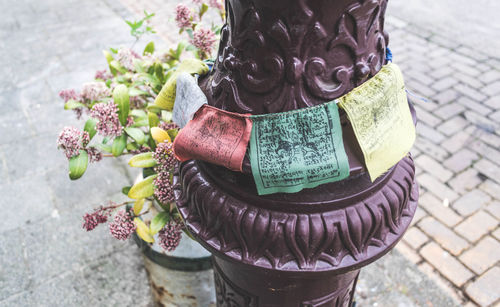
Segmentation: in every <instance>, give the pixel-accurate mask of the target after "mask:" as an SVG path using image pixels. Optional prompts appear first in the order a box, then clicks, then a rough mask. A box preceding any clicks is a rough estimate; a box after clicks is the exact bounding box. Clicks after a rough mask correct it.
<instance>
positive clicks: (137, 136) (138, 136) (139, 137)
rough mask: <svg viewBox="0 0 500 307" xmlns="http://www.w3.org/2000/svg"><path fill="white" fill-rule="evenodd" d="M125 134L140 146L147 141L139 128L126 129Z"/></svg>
mask: <svg viewBox="0 0 500 307" xmlns="http://www.w3.org/2000/svg"><path fill="white" fill-rule="evenodd" d="M125 132H126V133H127V134H128V135H129V136H130V137H131V138H133V139H134V140H135V141H136V142H137V143H138V144H139V145H142V144H144V141H145V140H146V136H145V135H144V132H142V130H141V129H139V128H132V127H129V128H125Z"/></svg>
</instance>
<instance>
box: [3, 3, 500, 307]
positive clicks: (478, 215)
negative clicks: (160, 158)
mask: <svg viewBox="0 0 500 307" xmlns="http://www.w3.org/2000/svg"><path fill="white" fill-rule="evenodd" d="M177 3H179V1H172V0H164V1H160V0H149V1H145V0H85V1H76V0H43V1H42V0H38V1H36V0H16V1H13V0H2V1H0V67H1V72H2V73H1V74H0V195H1V198H0V209H1V212H2V222H1V223H0V306H90V305H94V306H114V305H120V306H149V305H151V304H152V303H151V298H150V288H149V284H148V280H147V276H146V272H145V270H144V266H143V262H142V259H141V254H140V252H139V251H138V250H137V248H135V246H134V245H133V243H132V242H125V243H123V242H120V241H117V240H114V239H112V238H111V237H110V236H109V235H107V234H106V232H107V231H108V230H107V229H106V228H105V227H104V228H103V227H101V228H98V229H97V230H95V231H93V232H91V233H86V232H84V230H83V229H82V228H81V223H82V219H81V217H82V215H83V214H84V213H86V212H89V211H90V210H91V209H92V208H94V207H96V206H98V205H100V204H102V203H103V202H105V201H107V200H108V199H116V198H120V197H121V196H120V195H119V194H117V192H119V191H118V190H117V187H121V186H123V185H127V184H128V183H129V182H130V181H131V180H132V179H133V174H129V173H128V171H127V168H126V167H125V166H124V165H125V164H124V163H120V162H119V161H104V162H101V164H100V167H92V166H90V167H89V170H88V171H87V173H86V174H85V175H84V177H83V178H82V179H80V180H79V181H78V182H71V181H70V180H69V179H68V176H67V162H66V159H65V157H64V155H63V154H62V153H61V152H59V151H58V150H57V148H56V139H57V136H58V133H59V131H60V130H61V129H62V128H63V127H64V126H68V125H74V124H75V119H74V116H73V114H71V113H69V112H67V111H66V112H65V111H64V110H63V102H62V100H61V99H60V98H59V97H58V93H59V91H60V90H62V89H66V88H78V87H80V86H81V84H82V83H84V82H87V81H91V80H92V79H93V77H94V74H95V72H96V70H98V69H103V68H106V66H107V63H106V61H105V59H104V57H103V56H102V53H101V51H102V50H104V49H107V48H108V47H110V46H130V45H131V44H133V42H134V39H133V38H132V37H131V36H130V34H129V33H128V32H129V28H128V26H127V25H126V24H125V22H124V19H139V18H140V17H141V16H143V11H144V10H147V11H148V12H153V13H155V14H156V16H155V17H154V18H153V19H152V25H153V27H154V28H155V29H156V31H157V33H156V34H155V35H153V36H151V37H148V39H145V40H142V41H141V42H139V43H138V45H137V47H138V48H139V50H142V48H143V47H144V45H145V44H146V43H147V42H148V41H150V40H154V41H155V43H156V45H157V49H161V48H162V47H163V48H167V47H168V46H170V45H171V43H172V42H174V41H176V37H177V35H178V33H177V31H176V28H175V26H174V21H173V17H174V15H173V9H174V7H175V5H176V4H177ZM498 12H500V2H498V1H493V0H476V1H466V0H418V1H417V0H390V1H389V8H388V11H387V14H386V29H387V31H388V32H389V34H390V44H389V46H390V48H391V49H392V52H393V55H394V62H395V63H397V64H398V65H399V66H400V67H401V69H402V70H403V73H404V75H405V79H406V84H407V87H408V89H409V90H410V91H411V93H412V98H413V100H414V102H415V107H416V109H417V115H418V118H419V124H418V127H417V130H418V135H419V136H418V138H417V141H416V144H415V146H414V149H413V151H412V153H413V156H414V159H415V162H416V165H417V171H418V181H419V183H420V186H421V195H420V202H419V205H420V207H419V209H418V211H417V214H416V215H415V218H414V221H413V226H412V227H411V228H410V229H409V230H408V232H407V234H406V235H405V237H404V239H403V240H402V242H401V243H400V244H399V245H398V246H397V248H396V251H394V252H391V253H390V254H389V255H388V256H387V257H385V258H384V259H383V260H381V261H379V262H377V263H375V264H373V265H371V266H370V267H368V268H366V269H365V270H364V271H362V273H361V274H362V275H361V280H360V282H359V286H358V295H357V298H358V306H377V305H378V306H467V307H471V306H500V305H499V300H500V290H499V286H498V285H500V266H499V260H500V242H499V240H500V228H499V221H500V124H499V122H500V51H499V50H500V19H499V18H498V16H497V15H498Z"/></svg>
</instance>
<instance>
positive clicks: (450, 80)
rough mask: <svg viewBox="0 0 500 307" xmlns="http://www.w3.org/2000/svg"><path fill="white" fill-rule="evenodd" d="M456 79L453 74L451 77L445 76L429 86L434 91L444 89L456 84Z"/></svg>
mask: <svg viewBox="0 0 500 307" xmlns="http://www.w3.org/2000/svg"><path fill="white" fill-rule="evenodd" d="M457 83H458V80H457V79H456V78H455V77H454V76H453V77H451V76H450V77H446V78H442V79H440V80H438V81H437V82H434V83H433V84H432V85H431V86H432V88H433V89H435V90H436V91H438V92H440V91H443V90H446V89H449V88H450V87H452V86H453V85H455V84H457Z"/></svg>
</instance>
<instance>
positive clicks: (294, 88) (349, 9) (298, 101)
mask: <svg viewBox="0 0 500 307" xmlns="http://www.w3.org/2000/svg"><path fill="white" fill-rule="evenodd" d="M325 1H326V0H319V1H307V0H289V1H272V3H270V2H269V1H252V0H228V1H227V10H228V14H227V16H228V20H227V25H225V26H224V28H223V29H222V40H221V44H220V47H219V54H218V57H217V62H216V65H215V69H214V71H213V73H212V74H211V75H210V77H209V80H208V82H206V83H204V86H203V87H204V91H205V92H206V94H207V96H208V98H209V103H210V104H211V105H214V106H216V107H219V108H222V109H226V110H230V111H235V112H242V113H253V114H261V113H275V112H282V111H288V110H293V109H297V108H304V107H308V106H313V105H317V104H319V103H323V102H325V101H329V100H332V99H334V98H337V97H339V96H341V95H343V94H344V93H346V92H348V91H350V90H351V89H352V88H354V87H356V86H358V85H360V84H361V83H363V82H364V81H366V80H367V79H368V78H369V77H370V76H373V75H375V74H376V73H377V72H378V70H380V68H381V66H382V65H383V64H384V61H385V47H386V44H387V35H386V34H384V31H383V21H384V19H383V15H384V11H385V7H386V5H387V0H342V1H339V2H342V3H336V4H335V5H329V4H328V3H325Z"/></svg>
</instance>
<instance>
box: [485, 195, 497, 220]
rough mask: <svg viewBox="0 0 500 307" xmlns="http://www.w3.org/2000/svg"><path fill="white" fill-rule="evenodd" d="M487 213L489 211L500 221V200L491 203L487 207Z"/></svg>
mask: <svg viewBox="0 0 500 307" xmlns="http://www.w3.org/2000/svg"><path fill="white" fill-rule="evenodd" d="M486 211H488V212H489V213H490V214H491V215H493V216H494V217H496V218H497V219H498V220H500V200H495V201H493V202H491V203H490V204H489V205H488V206H487V207H486Z"/></svg>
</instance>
